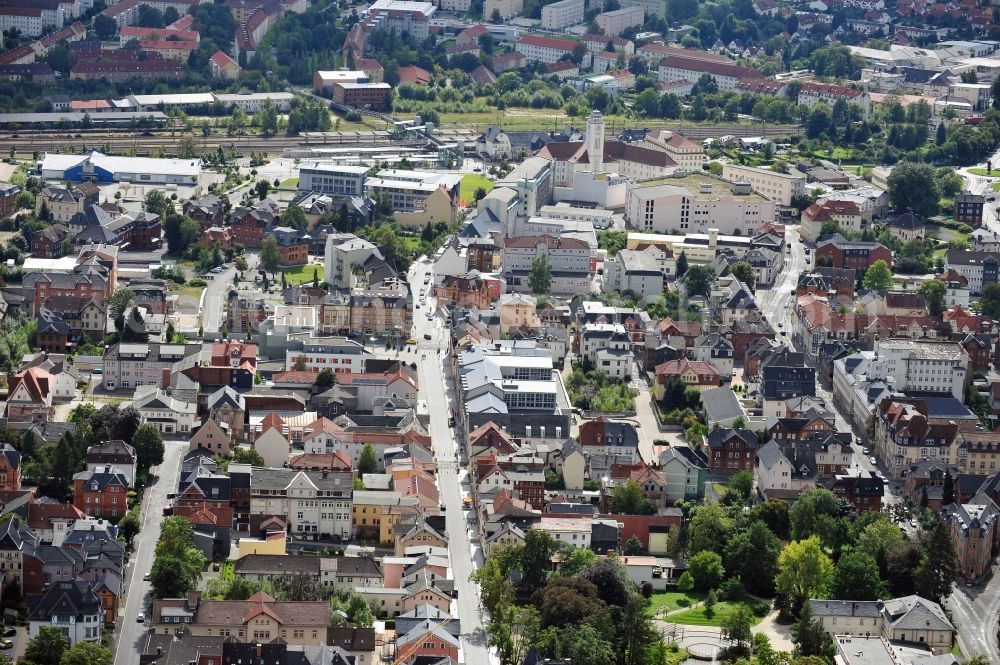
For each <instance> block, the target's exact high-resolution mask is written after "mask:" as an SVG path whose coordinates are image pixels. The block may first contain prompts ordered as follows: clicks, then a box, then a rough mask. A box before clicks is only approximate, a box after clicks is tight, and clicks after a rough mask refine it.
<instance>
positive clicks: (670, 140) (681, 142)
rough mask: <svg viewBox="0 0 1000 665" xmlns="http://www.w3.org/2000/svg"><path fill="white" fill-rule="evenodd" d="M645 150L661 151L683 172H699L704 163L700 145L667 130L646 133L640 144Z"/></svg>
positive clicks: (702, 150)
mask: <svg viewBox="0 0 1000 665" xmlns="http://www.w3.org/2000/svg"><path fill="white" fill-rule="evenodd" d="M642 145H644V146H645V147H647V148H652V149H653V150H662V151H664V152H666V153H667V155H669V156H670V159H672V160H674V162H676V163H677V165H678V166H679V167H680V168H682V169H684V170H685V171H700V170H701V167H702V165H703V164H704V163H705V148H704V146H703V145H702V144H701V143H698V142H696V141H692V140H690V139H687V138H685V137H684V136H682V135H681V134H678V133H677V132H675V131H672V130H669V129H654V130H651V131H649V132H646V138H645V140H644V141H643V142H642Z"/></svg>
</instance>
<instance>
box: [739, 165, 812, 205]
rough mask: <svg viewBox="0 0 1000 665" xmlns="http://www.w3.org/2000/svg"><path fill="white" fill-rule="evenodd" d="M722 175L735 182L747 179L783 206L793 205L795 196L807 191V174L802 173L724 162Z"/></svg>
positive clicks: (758, 189) (755, 188)
mask: <svg viewBox="0 0 1000 665" xmlns="http://www.w3.org/2000/svg"><path fill="white" fill-rule="evenodd" d="M722 177H723V178H725V179H726V180H731V181H733V182H738V181H740V180H745V181H747V182H749V183H750V186H751V187H753V188H754V190H755V191H758V192H760V193H761V194H763V195H765V196H767V197H768V198H770V199H771V200H773V201H775V202H776V203H778V204H779V205H783V206H790V205H792V199H793V198H795V197H796V196H802V195H803V194H805V193H806V176H805V175H804V174H802V173H781V172H780V171H772V170H770V169H761V168H755V167H753V166H741V165H739V164H724V165H723V167H722Z"/></svg>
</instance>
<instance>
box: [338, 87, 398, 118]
mask: <svg viewBox="0 0 1000 665" xmlns="http://www.w3.org/2000/svg"><path fill="white" fill-rule="evenodd" d="M391 97H392V86H390V85H389V84H388V83H334V84H333V94H332V95H331V99H332V100H333V101H334V102H336V103H338V104H343V105H345V106H351V107H353V108H356V109H369V110H372V111H382V110H385V109H387V108H388V107H389V99H390V98H391Z"/></svg>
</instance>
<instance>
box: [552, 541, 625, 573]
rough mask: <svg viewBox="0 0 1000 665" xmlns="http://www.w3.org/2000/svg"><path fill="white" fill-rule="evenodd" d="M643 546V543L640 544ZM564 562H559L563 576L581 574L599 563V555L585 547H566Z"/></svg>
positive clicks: (562, 552)
mask: <svg viewBox="0 0 1000 665" xmlns="http://www.w3.org/2000/svg"><path fill="white" fill-rule="evenodd" d="M639 546H640V547H642V543H640V544H639ZM560 555H561V556H562V562H561V563H560V564H559V571H558V573H559V575H560V576H561V577H573V576H575V575H579V574H580V573H581V572H582V571H583V570H585V569H586V568H589V567H591V566H593V565H594V564H595V563H597V555H596V554H594V550H591V549H587V548H585V547H572V546H569V547H565V548H563V551H561V552H560Z"/></svg>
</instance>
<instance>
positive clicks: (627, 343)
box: [580, 323, 632, 379]
mask: <svg viewBox="0 0 1000 665" xmlns="http://www.w3.org/2000/svg"><path fill="white" fill-rule="evenodd" d="M580 339H581V341H582V345H581V347H580V357H582V358H585V359H586V360H587V362H589V363H590V365H591V366H592V367H593V368H594V369H596V370H598V371H601V372H604V373H605V374H607V375H608V377H610V378H613V379H624V378H625V377H627V376H631V375H632V340H631V338H630V337H629V336H628V333H627V332H625V326H623V325H621V324H620V323H617V324H616V323H591V324H588V325H586V326H584V328H583V332H582V333H581V334H580Z"/></svg>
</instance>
